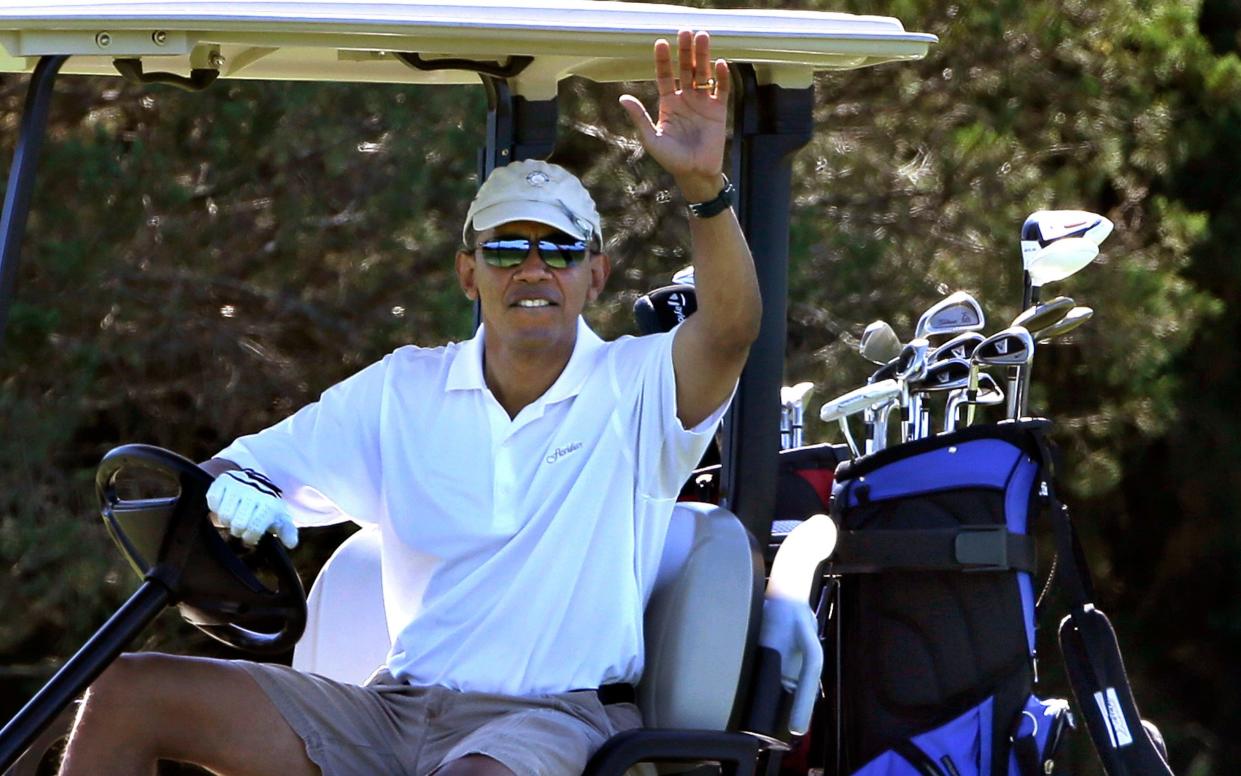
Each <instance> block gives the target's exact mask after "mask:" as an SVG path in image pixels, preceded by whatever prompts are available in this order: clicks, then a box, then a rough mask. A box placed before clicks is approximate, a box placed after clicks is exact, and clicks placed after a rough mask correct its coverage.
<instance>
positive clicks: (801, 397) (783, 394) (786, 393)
mask: <svg viewBox="0 0 1241 776" xmlns="http://www.w3.org/2000/svg"><path fill="white" fill-rule="evenodd" d="M812 390H814V383H811V382H804V383H798V384H797V385H786V386H784V387H782V388H781V389H780V403H781V404H783V405H784V406H785V407H792V406H795V405H800V404H802V403H803V402H805V400H806V397H807V396H808V395H810V392H811V391H812Z"/></svg>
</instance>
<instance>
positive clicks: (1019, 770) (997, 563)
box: [831, 421, 1072, 776]
mask: <svg viewBox="0 0 1241 776" xmlns="http://www.w3.org/2000/svg"><path fill="white" fill-rule="evenodd" d="M1046 425H1047V424H1046V422H1045V421H1020V422H1010V423H1003V424H997V425H994V426H974V427H970V428H968V429H965V430H962V431H959V432H956V433H953V434H947V435H941V436H938V437H934V438H930V439H925V440H920V441H917V442H911V443H908V444H904V445H900V446H898V447H893V448H889V449H887V450H883V451H880V452H879V453H876V454H874V455H871V456H867V457H866V458H863V459H859V460H857V461H854V462H849V463H845V464H842V465H841V467H840V468H839V469H838V470H837V473H836V484H835V488H834V491H833V503H832V510H833V516H834V517H835V519H836V521H837V524H838V525H839V526H840V529H841V534H840V541H839V544H838V545H837V550H836V555H835V557H834V559H833V561H832V566H831V573H832V574H836V575H839V576H840V598H841V606H840V612H839V623H838V627H839V628H840V639H839V644H840V656H839V659H840V660H841V661H842V676H843V679H842V686H841V687H840V688H838V697H839V703H840V704H841V706H840V709H839V712H838V717H839V719H840V721H841V724H840V738H841V740H840V741H838V742H837V747H838V753H837V757H838V763H837V765H838V768H837V771H838V772H839V773H851V774H857V775H858V776H896V775H897V774H935V775H936V776H938V775H940V774H943V775H945V776H984V775H991V776H1000V775H1001V774H1005V775H1007V776H1027V774H1034V773H1045V772H1050V771H1047V770H1045V768H1046V767H1047V763H1048V762H1050V761H1053V760H1054V758H1055V755H1056V750H1057V749H1058V747H1059V745H1060V743H1061V741H1062V740H1063V732H1064V730H1065V729H1066V728H1068V727H1070V726H1071V725H1072V718H1071V715H1070V714H1069V711H1068V705H1067V703H1066V702H1065V701H1063V700H1047V701H1044V700H1041V699H1039V698H1038V697H1036V696H1035V695H1034V694H1033V687H1034V681H1035V652H1034V625H1035V594H1034V580H1033V574H1034V571H1035V565H1036V554H1035V547H1034V540H1033V538H1032V537H1031V536H1030V535H1029V528H1030V524H1031V522H1032V520H1033V518H1034V516H1035V515H1036V514H1037V512H1038V510H1039V507H1040V506H1041V496H1040V489H1041V483H1042V474H1043V470H1042V465H1041V461H1042V450H1041V448H1040V446H1039V441H1038V436H1039V434H1040V433H1041V432H1042V430H1043V429H1044V428H1045V427H1046Z"/></svg>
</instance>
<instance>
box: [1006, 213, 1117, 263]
mask: <svg viewBox="0 0 1241 776" xmlns="http://www.w3.org/2000/svg"><path fill="white" fill-rule="evenodd" d="M1111 233H1112V222H1111V221H1109V220H1107V219H1106V218H1104V217H1103V216H1101V215H1099V214H1098V213H1090V212H1088V211H1085V210H1037V211H1035V212H1033V213H1031V214H1030V215H1029V216H1027V217H1026V222H1025V223H1024V224H1022V225H1021V256H1022V259H1023V261H1024V260H1025V258H1026V257H1027V256H1031V255H1033V254H1035V253H1037V252H1038V251H1040V250H1042V249H1043V248H1046V247H1047V246H1048V245H1050V244H1051V243H1053V242H1056V241H1057V240H1063V239H1065V238H1068V237H1081V238H1084V239H1087V240H1089V241H1091V242H1092V243H1094V244H1095V245H1099V244H1101V243H1102V242H1103V241H1104V240H1105V239H1107V236H1108V235H1109V234H1111Z"/></svg>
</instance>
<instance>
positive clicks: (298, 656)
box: [293, 503, 763, 730]
mask: <svg viewBox="0 0 1241 776" xmlns="http://www.w3.org/2000/svg"><path fill="white" fill-rule="evenodd" d="M379 549H380V544H379V531H378V530H377V529H375V528H364V529H362V530H360V531H358V532H356V533H354V534H353V535H352V536H350V537H349V538H348V539H346V540H345V542H343V543H342V544H341V546H340V547H338V548H337V550H336V552H335V553H333V555H332V557H331V558H329V559H328V562H327V563H326V564H325V565H324V566H323V569H322V571H320V572H319V576H318V578H317V579H316V580H315V583H314V585H313V586H312V587H311V589H310V595H309V598H308V601H307V609H308V616H307V622H306V635H305V636H303V637H302V640H301V642H299V643H298V645H297V648H296V649H295V650H294V652H293V667H294V668H296V669H298V670H302V671H309V672H312V673H317V674H322V675H324V676H328V677H331V678H334V679H338V680H341V681H345V682H351V683H355V684H361V683H362V682H364V681H365V680H366V678H367V677H368V676H370V674H371V673H372V672H373V671H374V670H375V669H376V668H378V667H379V666H380V665H382V664H383V662H384V659H385V657H386V656H387V652H388V649H389V647H390V646H391V643H392V642H391V639H390V637H389V634H388V626H387V618H386V616H385V612H384V605H383V594H382V582H381V577H380V565H379V555H380V553H379ZM762 564H763V561H762V557H761V555H760V554H759V552H758V548H757V545H756V544H755V543H754V540H753V539H752V538H751V537H750V534H749V532H748V531H746V530H745V528H744V526H742V525H741V522H740V521H739V520H737V518H736V517H735V516H734V515H733V514H732V513H731V512H729V511H728V510H726V509H723V508H721V507H718V506H714V505H711V504H695V503H680V504H677V506H676V508H675V510H674V512H673V515H672V521H671V523H670V525H669V529H668V539H667V541H666V542H665V544H664V553H663V557H662V559H661V562H660V568H659V573H658V576H657V579H656V582H655V589H654V591H653V592H652V595H651V599H650V602H649V604H648V605H647V609H646V616H645V630H646V668H645V671H644V674H643V677H642V681H641V683H640V684H639V686H638V705H639V706H640V707H641V709H642V712H643V716H644V719H645V721H646V726H647V727H659V728H697V729H707V730H723V729H726V728H727V727H728V726H729V723H730V721H731V720H732V719H733V718H734V717H733V714H734V707H735V706H736V705H737V702H738V699H739V697H740V688H741V687H742V677H743V675H744V674H745V669H746V666H747V663H748V661H749V659H750V657H751V656H752V653H753V650H754V648H755V644H756V642H757V634H758V618H759V615H760V612H761V608H762V594H763V593H762V584H763V568H762Z"/></svg>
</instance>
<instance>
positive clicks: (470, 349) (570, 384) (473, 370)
mask: <svg viewBox="0 0 1241 776" xmlns="http://www.w3.org/2000/svg"><path fill="white" fill-rule="evenodd" d="M485 335H486V331H485V327H484V326H482V325H480V326H479V327H478V331H477V332H476V333H475V334H474V336H473V337H471V338H470V339H468V340H466V341H465V342H462V343H461V348H460V350H459V351H458V352H457V356H456V358H454V359H453V360H452V365H451V366H450V367H449V368H448V379H447V381H446V383H445V388H446V389H447V390H450V391H457V390H467V391H468V390H486V389H487V381H486V380H485V379H484V377H483V339H484V337H485ZM603 344H604V343H603V340H602V339H600V338H599V335H598V334H595V332H594V331H592V330H591V328H590V326H588V325H586V321H585V320H584V319H583V318H582V317H581V316H580V315H579V316H578V318H577V339H576V341H575V342H574V343H573V353H572V355H570V356H569V363H567V364H565V367H564V371H563V372H561V373H560V376H559V377H557V378H556V382H554V383H552V385H551V387H550V388H548V389H547V391H546V392H545V393H544V394H543V395H542V396H541V397H540V399H539V402H540V403H551V402H557V401H560V400H562V399H567V398H569V397H570V396H576V395H577V394H578V393H579V392H580V391H581V390H582V385H583V384H584V383H585V382H586V378H587V377H589V376H590V372H591V370H592V369H593V368H594V355H595V352H596V351H598V350H599V348H601V347H603Z"/></svg>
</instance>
